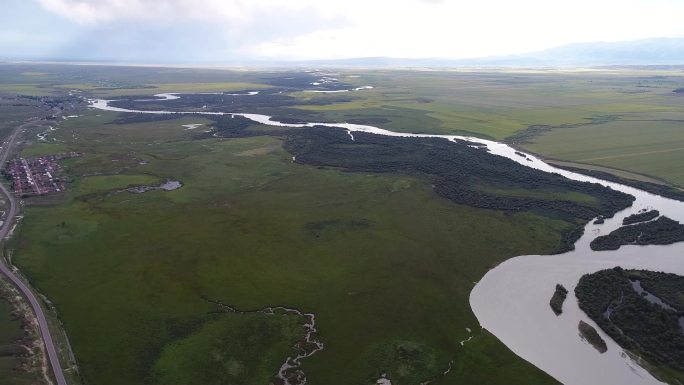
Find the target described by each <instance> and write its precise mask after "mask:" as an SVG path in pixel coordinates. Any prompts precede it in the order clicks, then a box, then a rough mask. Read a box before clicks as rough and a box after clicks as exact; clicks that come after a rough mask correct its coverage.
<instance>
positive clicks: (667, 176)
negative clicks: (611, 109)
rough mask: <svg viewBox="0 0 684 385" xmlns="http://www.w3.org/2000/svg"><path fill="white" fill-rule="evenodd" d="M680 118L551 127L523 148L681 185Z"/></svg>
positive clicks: (683, 138) (683, 148) (683, 131)
mask: <svg viewBox="0 0 684 385" xmlns="http://www.w3.org/2000/svg"><path fill="white" fill-rule="evenodd" d="M681 118H684V113H682V114H681ZM682 121H684V120H678V119H673V118H672V117H669V118H667V119H653V117H641V116H636V117H633V118H631V119H625V120H618V121H614V122H610V123H606V124H602V125H600V126H584V127H575V128H566V129H562V130H560V129H559V130H554V131H551V132H549V133H547V134H544V135H541V136H539V137H537V138H535V139H534V143H532V144H529V145H526V146H525V147H526V148H527V149H529V150H531V151H534V152H537V153H541V154H544V155H545V156H548V157H551V158H555V159H567V160H571V161H573V162H578V163H584V164H595V165H599V166H605V167H610V168H614V169H618V170H620V169H622V170H629V171H632V172H636V173H640V174H645V175H651V176H654V177H656V178H660V179H663V180H665V181H667V182H669V183H671V184H674V185H678V186H684V170H683V169H682V167H681V165H682V164H684V126H683V125H682Z"/></svg>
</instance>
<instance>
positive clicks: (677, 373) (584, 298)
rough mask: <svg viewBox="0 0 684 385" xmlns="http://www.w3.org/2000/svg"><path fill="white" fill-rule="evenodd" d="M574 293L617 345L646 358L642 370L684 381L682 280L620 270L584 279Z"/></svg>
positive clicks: (670, 380) (661, 378)
mask: <svg viewBox="0 0 684 385" xmlns="http://www.w3.org/2000/svg"><path fill="white" fill-rule="evenodd" d="M575 295H576V296H577V302H578V305H579V307H580V309H582V310H583V311H584V312H585V313H586V314H587V315H588V316H589V317H590V318H591V319H592V320H593V321H594V322H596V324H598V326H599V327H600V328H601V329H602V330H603V331H605V332H606V333H607V334H608V335H609V336H610V337H611V338H613V340H615V342H617V343H618V345H620V346H621V347H623V348H624V349H625V350H627V351H628V352H630V353H631V354H633V355H635V356H639V357H640V358H642V359H643V360H645V364H644V365H642V366H644V367H645V368H646V369H648V370H649V371H650V372H652V373H653V374H654V376H656V377H657V378H658V379H660V380H663V381H666V382H671V383H681V382H682V381H684V277H683V276H679V275H676V274H668V273H659V272H652V271H646V270H623V269H622V268H620V267H615V268H613V269H609V270H601V271H598V272H596V273H592V274H586V275H584V276H583V277H582V278H580V281H579V283H578V284H577V287H576V288H575ZM580 329H581V326H580ZM587 340H588V341H590V340H589V339H587ZM590 342H591V341H590ZM592 345H593V343H592ZM594 346H595V347H596V345H594ZM597 349H598V348H597Z"/></svg>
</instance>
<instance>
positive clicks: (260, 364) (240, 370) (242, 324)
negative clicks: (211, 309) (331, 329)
mask: <svg viewBox="0 0 684 385" xmlns="http://www.w3.org/2000/svg"><path fill="white" fill-rule="evenodd" d="M303 334H304V333H303V329H302V327H301V325H300V324H299V319H298V317H296V316H291V315H285V314H272V315H266V314H234V313H224V314H219V315H217V316H216V317H214V319H212V320H210V321H207V322H206V323H205V324H204V325H203V326H202V327H201V328H200V329H198V330H196V331H194V332H193V333H192V334H190V335H189V336H187V337H185V338H183V339H180V340H178V341H176V342H173V343H172V344H169V345H167V346H166V347H164V349H163V350H162V352H161V355H160V357H159V359H158V360H157V362H156V364H155V365H154V369H153V375H152V380H151V382H152V383H153V384H159V385H168V384H184V385H222V384H231V385H252V384H268V383H269V382H270V381H271V380H272V378H273V375H274V374H275V373H277V372H278V369H279V368H280V366H281V365H282V364H283V363H284V362H285V359H284V357H287V356H288V355H292V354H294V350H293V348H292V347H293V346H294V345H295V344H296V342H297V341H300V340H302V339H303V338H304V335H303Z"/></svg>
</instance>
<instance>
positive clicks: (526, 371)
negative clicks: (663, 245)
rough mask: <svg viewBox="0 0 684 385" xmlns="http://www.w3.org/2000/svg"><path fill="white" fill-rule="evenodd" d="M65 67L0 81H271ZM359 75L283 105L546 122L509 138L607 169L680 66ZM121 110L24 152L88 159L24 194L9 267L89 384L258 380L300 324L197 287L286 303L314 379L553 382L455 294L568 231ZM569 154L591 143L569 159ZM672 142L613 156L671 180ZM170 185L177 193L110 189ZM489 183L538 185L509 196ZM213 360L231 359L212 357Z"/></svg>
mask: <svg viewBox="0 0 684 385" xmlns="http://www.w3.org/2000/svg"><path fill="white" fill-rule="evenodd" d="M74 68H75V67H74ZM74 68H71V67H69V66H62V67H59V68H57V67H49V66H47V67H45V66H41V67H38V68H37V69H35V70H32V71H26V70H22V72H21V74H20V75H18V76H17V75H16V71H15V72H11V71H4V70H6V68H4V67H3V68H2V69H4V70H3V71H4V72H3V71H0V89H2V87H7V88H8V89H9V88H11V87H19V86H22V84H31V86H32V87H34V88H35V90H37V91H36V92H48V93H55V94H59V93H62V94H63V93H64V92H65V88H63V86H64V85H65V84H68V87H67V89H72V87H74V88H78V89H80V90H81V91H82V93H83V94H85V95H117V96H119V95H122V94H126V95H140V94H148V95H149V94H154V93H158V92H162V91H161V90H163V91H170V92H178V91H181V92H182V91H193V92H197V91H206V92H209V91H216V90H229V89H239V88H241V87H245V88H249V89H254V88H256V86H255V84H262V85H267V83H268V82H267V81H266V80H265V79H266V78H269V77H272V76H281V77H282V74H278V73H276V74H275V75H273V74H268V75H264V74H263V73H256V72H248V71H245V72H229V71H210V70H197V71H196V72H193V71H190V70H183V69H159V70H150V69H140V68H123V67H122V68H116V69H114V70H112V69H111V68H90V67H88V68H87V70H85V71H83V70H81V72H78V71H76V70H75V69H74ZM349 73H350V74H356V71H352V72H349ZM359 75H360V76H361V77H359V78H347V77H345V76H340V78H341V80H342V81H345V82H349V83H352V84H354V85H365V84H372V85H374V86H375V87H376V88H374V89H373V90H367V91H362V92H358V93H348V95H349V96H351V99H350V100H346V101H340V102H334V103H333V104H328V105H310V104H306V103H307V102H311V101H316V100H326V99H330V98H332V96H330V95H324V94H313V93H304V92H301V93H293V94H292V96H293V97H295V98H297V99H296V100H297V102H298V103H297V105H296V106H295V107H294V108H290V110H293V111H302V112H306V113H310V114H312V115H310V116H314V117H316V119H317V120H330V121H345V120H352V119H361V120H363V119H371V120H375V121H377V122H378V123H372V124H374V125H378V126H381V127H385V128H390V129H395V130H403V131H411V132H429V133H453V134H472V135H477V136H481V137H488V138H496V139H505V138H509V137H511V136H513V135H515V134H518V133H521V132H523V131H524V130H525V129H527V128H528V127H529V126H533V125H547V126H550V129H549V131H548V132H546V133H542V134H541V136H532V137H531V138H530V141H531V142H532V143H531V144H523V146H530V147H529V148H533V149H534V148H535V147H534V146H539V148H537V149H535V150H534V151H538V152H540V153H541V154H544V155H547V154H548V155H550V156H557V157H559V158H567V159H570V160H574V161H579V162H582V161H586V159H587V158H596V157H605V156H606V155H610V156H617V157H618V158H614V159H622V158H619V156H621V155H625V154H630V151H631V153H633V152H634V151H635V145H634V143H636V144H639V145H644V146H650V147H648V149H649V150H650V151H661V150H663V149H668V148H673V147H667V146H666V144H667V143H666V144H663V143H660V144H659V143H656V141H655V140H652V141H651V142H648V140H649V139H650V136H648V135H645V134H643V130H640V129H639V127H638V125H636V124H635V125H634V126H633V127H632V128H629V127H628V128H627V129H624V128H623V126H621V125H620V124H621V123H624V120H625V119H627V118H625V117H624V116H626V114H630V117H638V118H639V119H656V120H658V121H659V122H660V120H662V119H665V118H664V117H665V116H675V115H673V114H677V109H678V108H679V107H678V104H677V103H678V102H677V100H679V99H673V98H671V97H670V95H669V94H667V92H669V90H668V88H670V87H671V85H672V84H674V83H677V82H678V81H679V78H675V77H672V78H670V77H665V78H661V77H662V76H665V75H662V74H660V73H658V74H655V73H645V74H644V73H640V72H639V73H624V74H618V75H613V74H608V73H606V72H598V73H593V72H590V73H554V72H548V71H547V72H524V71H520V72H515V73H504V72H489V73H472V72H467V71H440V72H428V71H426V72H408V71H367V72H363V73H360V74H359ZM97 79H106V81H102V80H100V81H98V80H97ZM169 84H173V87H177V88H173V87H170V86H169ZM150 86H152V87H157V88H149V87H150ZM233 87H235V88H233ZM637 91H638V92H637ZM642 91H645V92H642ZM254 112H259V111H254ZM634 112H638V114H634ZM614 115H619V118H615V119H613V118H611V119H613V121H611V122H609V123H604V124H592V125H584V124H586V123H587V122H590V121H591V119H595V118H601V117H605V116H611V117H612V116H614ZM655 115H657V118H653V116H655ZM307 116H309V115H307ZM117 117H118V115H117V114H114V113H107V112H102V111H88V112H86V113H85V114H84V116H82V117H80V118H75V119H69V120H67V121H63V122H60V125H59V127H60V128H59V129H58V130H57V131H54V132H53V133H52V134H51V136H50V138H51V139H56V141H51V142H48V143H33V144H32V145H30V146H28V147H26V148H25V149H24V150H23V154H24V155H37V154H47V153H55V152H62V151H66V150H73V151H79V152H83V153H84V156H83V157H82V158H78V159H72V160H69V161H66V162H65V163H64V164H65V166H66V169H67V172H68V175H69V177H70V178H71V179H72V182H71V183H70V190H69V191H68V192H67V194H66V196H65V197H63V199H61V200H60V201H47V203H45V201H42V202H41V201H33V202H32V201H30V200H29V204H28V205H27V207H26V210H25V211H26V212H25V214H26V216H25V220H24V221H23V223H22V225H21V227H20V228H19V229H18V234H17V238H16V239H15V240H14V244H13V247H15V248H16V253H15V255H16V256H15V262H16V263H17V264H18V265H19V266H20V267H21V268H22V269H23V271H24V272H25V273H26V274H27V275H28V276H29V277H30V279H31V281H32V283H33V284H35V286H36V287H37V288H38V290H40V291H41V292H42V293H45V294H47V295H48V297H49V298H50V299H51V300H52V301H53V302H54V303H55V304H56V306H57V309H58V311H59V314H60V317H61V319H62V320H63V321H64V324H65V326H66V329H67V331H68V333H69V336H70V338H71V342H72V344H73V347H74V350H75V353H76V356H77V358H78V360H79V363H80V366H81V369H82V374H83V377H84V380H85V382H86V383H89V384H98V385H119V384H157V385H169V384H170V383H178V382H183V383H186V382H187V381H197V382H198V383H199V382H201V383H204V384H213V383H220V380H219V377H221V376H220V375H218V374H222V375H234V377H233V380H234V382H235V383H241V382H242V383H250V382H246V381H248V380H249V379H251V380H255V381H260V379H262V378H265V376H266V375H267V373H271V375H272V374H274V373H275V372H276V371H277V368H278V367H279V366H280V364H281V363H282V362H283V361H284V359H285V356H286V355H287V354H288V353H292V351H291V350H289V349H287V347H288V346H291V345H292V343H291V342H292V339H293V338H294V335H295V334H296V333H297V328H296V327H294V325H293V322H292V320H291V319H289V318H287V317H285V318H282V319H275V318H273V319H269V318H263V317H248V316H243V315H233V314H226V313H220V314H217V313H216V312H217V308H216V306H215V305H212V304H211V303H209V302H207V301H206V300H205V298H210V299H216V300H221V301H223V302H225V303H228V304H231V305H233V306H235V307H237V308H238V309H240V310H253V309H259V308H263V307H265V306H269V305H287V306H291V307H296V308H298V309H301V310H303V311H306V312H313V313H315V314H316V317H317V326H318V328H319V331H320V334H321V336H322V339H323V341H324V343H325V349H324V350H323V351H322V352H319V353H316V354H315V355H314V356H312V357H310V358H308V359H306V360H305V361H304V366H303V369H304V370H305V372H306V373H307V376H308V377H309V381H310V383H312V384H322V383H325V384H331V385H335V384H340V385H349V384H372V383H374V382H375V380H376V379H377V378H378V377H379V376H380V374H381V371H383V370H386V371H388V372H390V374H391V377H392V380H393V384H395V385H408V384H414V383H417V382H420V381H422V380H425V379H427V378H429V377H430V376H433V375H435V374H436V373H440V372H442V371H444V370H446V368H447V367H448V366H449V362H450V361H452V360H453V370H452V371H451V372H450V374H449V375H448V376H446V377H444V378H439V379H438V380H437V382H436V383H437V384H474V383H486V384H511V383H520V384H549V383H554V381H553V379H551V378H549V377H548V376H547V375H545V374H544V373H542V372H540V371H539V370H537V369H535V368H534V367H532V366H531V365H530V364H528V363H526V362H524V361H523V360H521V359H519V358H517V357H516V356H515V355H514V354H513V353H511V352H510V351H509V350H508V349H507V348H506V347H505V346H504V345H502V344H501V343H500V342H499V341H497V340H496V338H495V337H493V336H492V335H490V334H488V333H487V332H486V331H483V330H481V329H479V328H478V327H477V321H476V319H475V317H474V315H473V314H472V312H471V310H470V308H469V305H468V296H469V293H470V290H471V289H472V287H473V285H474V282H476V281H477V280H478V279H480V278H481V277H482V275H483V274H484V273H485V272H486V271H487V270H488V269H489V268H491V267H492V266H494V265H496V264H498V263H500V262H501V261H503V260H505V259H507V258H510V257H513V256H516V255H520V254H530V253H546V252H549V251H550V250H552V249H554V248H555V247H556V246H557V245H558V243H559V240H560V232H561V231H563V230H567V229H568V228H569V227H568V226H569V225H568V223H566V222H563V221H561V220H554V219H550V218H548V217H544V216H541V215H536V214H532V213H525V214H510V213H508V214H504V213H503V212H499V211H493V210H484V209H475V208H471V207H467V206H463V205H457V204H454V203H452V202H451V201H447V200H445V199H442V198H440V197H438V196H437V195H436V194H435V193H434V192H433V190H432V188H431V186H430V185H429V184H428V183H426V182H425V181H424V180H422V179H421V178H417V177H410V176H406V175H399V174H382V175H378V174H369V173H350V172H343V171H340V170H335V169H331V168H320V169H319V168H315V167H308V166H304V165H300V164H296V163H293V162H292V160H291V155H290V154H289V153H287V152H285V151H284V150H283V149H282V148H281V144H282V143H281V138H278V137H274V136H261V137H250V138H240V139H230V140H225V139H218V138H212V139H202V140H197V139H196V138H194V136H195V134H196V133H197V132H199V131H201V130H203V129H204V128H203V127H199V128H197V129H196V130H186V129H185V128H184V127H182V125H184V124H191V123H204V124H206V125H211V122H210V121H208V120H206V119H202V118H195V117H183V118H180V119H172V120H166V121H156V122H149V123H133V124H112V121H113V120H114V119H116V118H117ZM551 126H552V127H551ZM656 126H658V127H659V128H657V129H654V130H655V131H653V132H654V133H656V134H658V135H665V134H667V135H669V136H668V138H669V141H670V142H672V141H675V142H676V141H677V140H678V139H677V138H678V132H677V128H676V124H675V123H672V124H665V123H662V126H660V123H658V124H656ZM262 129H263V127H259V126H256V127H253V128H252V130H253V131H254V132H258V131H259V130H262ZM604 129H610V130H609V131H601V130H604ZM574 130H583V131H581V132H582V135H584V136H585V137H586V140H587V142H592V141H593V142H597V144H596V146H595V147H592V146H585V143H586V142H585V143H582V142H581V141H580V140H576V141H570V142H568V143H569V144H568V143H564V141H567V140H568V136H573V135H572V133H573V132H575V133H576V132H577V131H574ZM559 135H560V136H559ZM563 135H566V136H565V137H564V136H563ZM582 135H576V134H575V135H574V136H582ZM602 135H603V136H602ZM611 135H616V136H619V137H620V141H622V145H617V144H616V143H617V142H619V141H615V140H613V141H611V140H610V137H611ZM653 136H655V135H653ZM597 138H598V139H597ZM558 143H564V145H558ZM601 143H603V144H601ZM630 143H632V144H630ZM649 143H650V144H649ZM601 145H602V146H603V151H604V152H603V153H600V151H601V150H600V149H599V147H601ZM611 145H614V148H611V147H610V146H611ZM582 147H584V148H587V149H589V150H588V152H587V153H581V152H578V150H577V149H578V148H582ZM637 147H638V146H637ZM683 147H684V146H683ZM592 148H593V149H594V150H593V152H592V151H591V149H592ZM638 150H639V152H644V151H640V150H641V149H638ZM554 151H555V152H557V153H560V152H562V151H566V152H563V153H560V155H552V154H553V153H554ZM573 151H574V152H573ZM670 153H672V154H671V155H672V156H673V158H671V159H670V160H668V161H667V162H664V163H658V162H657V161H654V162H653V164H652V166H651V168H648V169H645V168H644V169H638V167H643V165H641V164H640V163H639V161H638V160H633V162H634V163H633V165H632V166H629V167H624V168H627V169H630V170H633V171H636V172H643V173H649V174H652V175H655V176H660V174H662V173H666V172H670V173H672V175H674V171H673V170H672V164H673V163H674V162H676V159H677V158H676V155H678V154H679V153H678V152H677V151H676V150H673V151H671V152H659V153H658V154H661V155H660V156H661V157H662V156H664V155H662V154H670ZM642 156H644V154H642ZM580 157H582V158H581V159H579V158H580ZM575 158H577V159H575ZM610 162H616V161H615V160H612V161H609V160H608V159H600V160H598V161H596V163H597V164H605V165H607V166H611V167H617V166H619V165H618V164H617V163H615V164H614V163H610ZM668 168H669V171H667V170H668ZM88 175H90V176H88ZM166 178H174V179H178V180H180V181H181V182H182V183H183V187H182V188H180V189H178V190H175V191H170V192H162V191H152V192H148V193H145V194H130V193H122V192H117V191H118V190H121V189H123V188H126V187H129V186H131V185H138V184H148V183H153V184H156V183H158V182H159V181H162V180H164V179H166ZM673 178H674V177H673ZM494 192H495V193H497V194H500V195H507V196H526V195H532V196H534V194H544V193H543V192H536V193H534V192H532V193H531V192H530V191H524V190H515V189H513V190H511V189H506V188H504V187H502V188H500V189H499V190H497V191H494ZM557 198H558V199H570V200H576V201H581V202H587V201H588V200H590V199H591V198H588V197H587V196H578V195H573V194H562V193H561V194H559V195H558V196H557ZM466 328H470V329H472V330H473V331H472V333H469V332H467V331H466ZM471 336H472V337H473V338H472V339H471V340H470V341H469V342H467V343H465V344H464V345H461V343H460V342H461V341H463V340H466V339H467V338H469V337H471ZM208 341H212V343H208ZM224 342H225V343H224ZM247 347H249V349H247ZM217 352H218V353H220V354H222V355H224V356H225V358H226V359H225V360H223V357H224V356H221V359H217V360H212V359H211V358H212V357H214V355H215V354H217ZM251 357H267V359H264V360H254V359H251ZM199 358H207V359H205V360H202V359H199ZM217 363H225V364H226V365H225V366H220V365H218V364H217ZM191 373H203V374H202V375H197V376H192V374H191ZM217 373H218V374H217ZM205 375H206V376H205Z"/></svg>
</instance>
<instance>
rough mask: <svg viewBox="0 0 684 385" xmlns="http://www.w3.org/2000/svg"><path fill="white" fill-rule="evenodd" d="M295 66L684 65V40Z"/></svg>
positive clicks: (571, 45)
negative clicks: (502, 53)
mask: <svg viewBox="0 0 684 385" xmlns="http://www.w3.org/2000/svg"><path fill="white" fill-rule="evenodd" d="M298 64H306V65H319V66H349V67H470V66H472V67H490V66H491V67H595V66H626V65H629V66H634V65H639V66H641V65H665V66H672V65H684V38H653V39H643V40H634V41H623V42H595V43H574V44H568V45H564V46H560V47H555V48H550V49H546V50H543V51H537V52H531V53H527V54H520V55H510V56H496V57H483V58H474V59H440V58H433V59H402V58H391V57H365V58H353V59H341V60H313V61H307V62H303V63H298Z"/></svg>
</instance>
